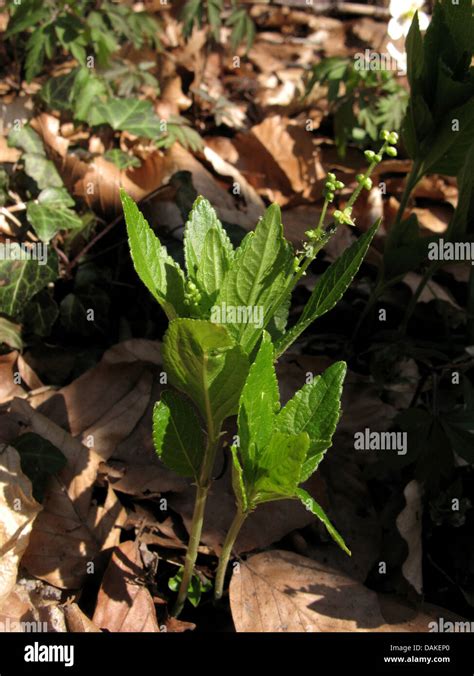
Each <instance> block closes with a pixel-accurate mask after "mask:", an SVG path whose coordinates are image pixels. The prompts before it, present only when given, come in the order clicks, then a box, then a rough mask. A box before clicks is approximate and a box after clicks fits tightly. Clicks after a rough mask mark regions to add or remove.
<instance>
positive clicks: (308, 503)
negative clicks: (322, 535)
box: [295, 488, 351, 556]
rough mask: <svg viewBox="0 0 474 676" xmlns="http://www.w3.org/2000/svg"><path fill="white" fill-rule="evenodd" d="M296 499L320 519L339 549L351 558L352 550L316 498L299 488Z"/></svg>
mask: <svg viewBox="0 0 474 676" xmlns="http://www.w3.org/2000/svg"><path fill="white" fill-rule="evenodd" d="M295 495H296V497H297V498H298V499H299V500H301V502H302V503H303V505H304V506H305V507H306V509H307V510H308V511H310V512H311V513H312V514H314V515H315V516H317V517H318V519H319V520H320V521H321V522H322V523H323V524H324V525H325V526H326V528H327V531H328V533H329V535H330V536H331V537H332V539H333V540H334V542H336V543H337V544H338V545H339V547H340V548H341V549H342V550H343V551H344V552H346V554H349V556H351V552H350V550H349V549H348V548H347V546H346V543H345V542H344V540H343V539H342V537H341V536H340V535H339V533H338V532H337V530H336V529H335V528H334V526H333V525H332V523H331V522H330V521H329V518H328V516H327V514H326V513H325V511H324V510H323V508H322V507H321V505H319V504H318V503H317V502H316V500H315V499H314V498H312V497H311V495H310V494H309V493H307V492H306V491H305V490H303V489H302V488H298V489H297V491H296V493H295Z"/></svg>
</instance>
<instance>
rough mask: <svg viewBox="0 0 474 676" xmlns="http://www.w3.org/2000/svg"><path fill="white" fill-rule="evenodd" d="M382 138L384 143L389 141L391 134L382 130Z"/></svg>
mask: <svg viewBox="0 0 474 676" xmlns="http://www.w3.org/2000/svg"><path fill="white" fill-rule="evenodd" d="M380 138H381V139H382V141H388V140H389V139H390V132H389V131H388V130H387V129H382V131H381V132H380Z"/></svg>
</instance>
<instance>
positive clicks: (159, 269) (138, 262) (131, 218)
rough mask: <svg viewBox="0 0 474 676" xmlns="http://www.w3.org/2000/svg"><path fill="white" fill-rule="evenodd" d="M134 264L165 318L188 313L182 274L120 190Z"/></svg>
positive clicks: (141, 216) (132, 203)
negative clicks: (163, 312)
mask: <svg viewBox="0 0 474 676" xmlns="http://www.w3.org/2000/svg"><path fill="white" fill-rule="evenodd" d="M120 197H121V200H122V206H123V212H124V215H125V222H126V224H127V232H128V241H129V244H130V253H131V256H132V260H133V265H134V267H135V270H136V271H137V274H138V276H139V277H140V279H141V280H142V282H143V283H144V284H145V286H146V287H147V289H148V290H149V291H150V293H151V294H152V295H153V296H154V297H155V298H156V300H157V301H158V302H159V303H160V305H161V306H162V308H163V310H164V311H165V312H166V315H167V317H168V319H175V318H176V317H179V316H181V317H182V316H186V315H187V314H188V311H187V308H186V305H185V302H184V274H183V271H182V270H181V268H180V267H179V265H178V263H176V261H174V260H173V258H172V257H171V256H170V255H169V254H168V252H167V250H166V247H164V246H162V245H161V243H160V240H159V239H158V237H157V236H156V235H155V233H154V232H153V230H152V229H151V228H150V226H149V225H148V223H147V221H146V220H145V218H144V217H143V214H142V213H141V212H140V210H139V209H138V207H137V205H136V204H135V202H134V201H133V200H132V199H131V197H129V196H128V195H127V194H126V193H125V192H124V191H123V190H121V191H120Z"/></svg>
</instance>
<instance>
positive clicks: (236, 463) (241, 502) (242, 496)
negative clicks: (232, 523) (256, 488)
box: [230, 446, 249, 513]
mask: <svg viewBox="0 0 474 676" xmlns="http://www.w3.org/2000/svg"><path fill="white" fill-rule="evenodd" d="M230 450H231V453H232V489H233V491H234V495H235V499H236V501H237V506H238V508H239V510H240V511H241V512H242V513H244V512H246V511H247V510H248V509H249V503H248V499H247V492H246V489H245V482H244V471H243V469H242V466H241V464H240V460H239V455H238V448H237V446H231V447H230Z"/></svg>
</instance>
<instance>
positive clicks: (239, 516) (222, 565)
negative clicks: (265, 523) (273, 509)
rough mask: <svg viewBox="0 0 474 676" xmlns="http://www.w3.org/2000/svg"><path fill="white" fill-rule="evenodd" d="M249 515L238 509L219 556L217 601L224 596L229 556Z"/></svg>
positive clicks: (216, 587) (215, 590) (215, 591)
mask: <svg viewBox="0 0 474 676" xmlns="http://www.w3.org/2000/svg"><path fill="white" fill-rule="evenodd" d="M247 516H248V512H241V511H240V509H239V510H237V513H236V515H235V517H234V520H233V521H232V525H231V527H230V528H229V531H228V533H227V537H226V539H225V541H224V545H223V547H222V552H221V555H220V557H219V565H218V567H217V575H216V584H215V588H214V599H215V600H216V601H218V600H219V599H220V598H221V597H222V592H223V589H224V579H225V573H226V570H227V564H228V563H229V558H230V555H231V553H232V548H233V546H234V543H235V541H236V539H237V536H238V534H239V532H240V529H241V528H242V525H243V523H244V521H245V519H246V518H247Z"/></svg>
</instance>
